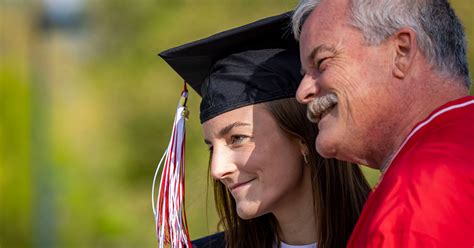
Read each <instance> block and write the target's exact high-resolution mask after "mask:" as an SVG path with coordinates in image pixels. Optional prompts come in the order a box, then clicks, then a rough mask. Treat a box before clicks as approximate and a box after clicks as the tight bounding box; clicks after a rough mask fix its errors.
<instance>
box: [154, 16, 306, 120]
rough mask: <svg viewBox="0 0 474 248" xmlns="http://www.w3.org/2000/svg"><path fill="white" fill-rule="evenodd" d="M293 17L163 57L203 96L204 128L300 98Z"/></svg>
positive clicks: (266, 21)
mask: <svg viewBox="0 0 474 248" xmlns="http://www.w3.org/2000/svg"><path fill="white" fill-rule="evenodd" d="M290 17H291V13H285V14H282V15H278V16H273V17H269V18H265V19H262V20H259V21H257V22H254V23H251V24H247V25H245V26H242V27H238V28H234V29H231V30H228V31H225V32H222V33H218V34H215V35H212V36H210V37H208V38H205V39H201V40H198V41H194V42H191V43H188V44H185V45H182V46H179V47H176V48H172V49H169V50H166V51H164V52H162V53H160V54H159V55H160V56H161V57H162V58H163V59H164V60H165V61H166V62H167V63H168V64H169V65H170V66H171V67H172V68H173V69H174V70H175V71H176V72H177V73H178V74H179V75H180V76H181V77H182V78H183V79H184V80H185V81H186V82H187V83H188V84H190V85H191V87H192V88H193V89H194V90H196V91H197V93H198V94H199V95H201V97H202V101H201V114H200V117H201V123H203V122H205V121H207V120H209V119H211V118H213V117H215V116H217V115H219V114H222V113H224V112H227V111H230V110H233V109H236V108H239V107H243V106H246V105H251V104H256V103H261V102H266V101H272V100H277V99H282V98H288V97H294V95H295V92H296V89H297V88H298V84H299V82H300V80H301V74H300V62H299V55H298V54H299V52H298V43H297V42H296V41H295V40H294V38H293V35H292V34H291V32H290V26H289V24H290Z"/></svg>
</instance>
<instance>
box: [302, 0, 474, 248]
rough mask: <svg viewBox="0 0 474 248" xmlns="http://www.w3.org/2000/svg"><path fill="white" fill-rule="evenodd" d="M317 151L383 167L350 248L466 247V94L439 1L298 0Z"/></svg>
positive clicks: (470, 140) (469, 179) (455, 41)
mask: <svg viewBox="0 0 474 248" xmlns="http://www.w3.org/2000/svg"><path fill="white" fill-rule="evenodd" d="M293 26H294V31H295V35H296V37H297V38H299V40H300V55H301V63H302V73H304V78H303V80H302V82H301V85H300V86H299V89H298V92H297V98H298V99H299V101H300V102H302V103H305V104H308V117H309V119H310V120H312V121H313V122H314V123H317V125H318V127H319V130H320V131H319V135H318V137H317V139H316V146H317V150H318V152H319V153H320V154H321V155H323V156H325V157H335V158H339V159H344V160H348V161H352V162H356V163H359V164H366V165H368V166H370V167H373V168H380V169H381V170H382V173H383V175H382V179H380V182H379V184H378V186H377V188H376V189H375V190H374V192H373V193H372V194H371V196H370V198H369V200H368V201H367V203H366V205H365V207H364V210H363V211H362V214H361V217H360V219H359V221H358V223H357V225H356V227H355V229H354V231H353V233H352V237H351V240H350V242H349V246H350V247H433V246H435V247H441V246H443V247H444V246H446V247H474V128H473V123H474V97H471V96H468V95H469V85H470V78H469V72H468V68H467V62H466V43H465V37H464V31H463V27H462V25H461V23H460V21H459V20H458V18H457V17H456V15H455V13H454V11H453V10H452V9H451V7H450V5H449V3H448V1H446V0H378V1H373V0H352V1H351V0H321V1H318V0H302V1H301V2H300V4H299V5H298V7H297V8H296V10H295V13H294V16H293Z"/></svg>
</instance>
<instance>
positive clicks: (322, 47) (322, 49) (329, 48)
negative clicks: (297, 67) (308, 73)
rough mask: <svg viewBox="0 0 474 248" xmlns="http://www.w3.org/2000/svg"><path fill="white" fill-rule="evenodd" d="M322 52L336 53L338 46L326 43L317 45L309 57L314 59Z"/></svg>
mask: <svg viewBox="0 0 474 248" xmlns="http://www.w3.org/2000/svg"><path fill="white" fill-rule="evenodd" d="M321 52H332V53H336V48H334V47H332V46H326V45H324V44H323V45H319V46H317V47H316V48H314V49H313V51H311V53H310V54H309V57H308V58H309V59H310V60H314V58H315V57H316V56H317V55H318V54H319V53H321Z"/></svg>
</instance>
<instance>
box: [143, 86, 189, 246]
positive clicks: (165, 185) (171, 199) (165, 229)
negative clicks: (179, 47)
mask: <svg viewBox="0 0 474 248" xmlns="http://www.w3.org/2000/svg"><path fill="white" fill-rule="evenodd" d="M187 98H188V91H187V89H186V83H185V85H184V90H183V92H182V93H181V99H180V101H179V104H178V108H177V110H176V115H175V118H174V123H173V131H172V134H171V139H170V142H169V144H168V148H167V149H166V151H165V153H164V154H163V157H162V158H161V160H160V163H159V164H158V167H157V168H156V171H155V176H154V178H153V188H152V205H153V214H154V216H155V223H156V237H157V239H158V247H159V248H164V247H172V248H184V247H189V248H190V247H191V240H190V239H189V232H188V225H187V221H186V211H185V209H184V193H185V192H184V168H185V162H184V154H185V143H186V119H187V117H188V110H187V107H186V101H187ZM163 159H164V165H163V172H162V174H161V180H160V188H159V190H158V198H157V200H156V202H155V199H154V197H155V183H156V178H157V175H158V172H159V170H160V167H161V164H162V162H163ZM155 204H156V205H155Z"/></svg>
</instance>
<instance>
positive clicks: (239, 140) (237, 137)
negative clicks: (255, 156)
mask: <svg viewBox="0 0 474 248" xmlns="http://www.w3.org/2000/svg"><path fill="white" fill-rule="evenodd" d="M246 138H248V137H247V136H244V135H232V136H231V144H234V145H238V144H240V143H242V142H243V141H244V140H245V139H246Z"/></svg>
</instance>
